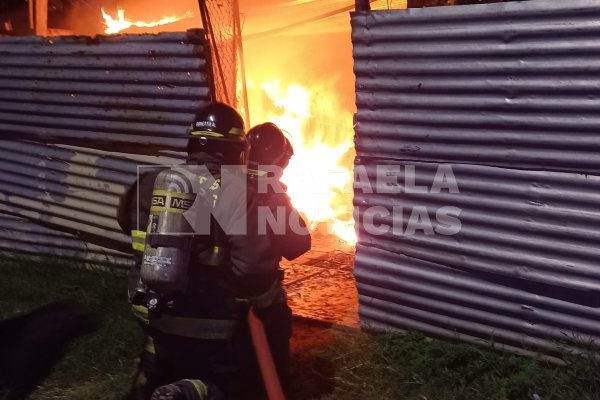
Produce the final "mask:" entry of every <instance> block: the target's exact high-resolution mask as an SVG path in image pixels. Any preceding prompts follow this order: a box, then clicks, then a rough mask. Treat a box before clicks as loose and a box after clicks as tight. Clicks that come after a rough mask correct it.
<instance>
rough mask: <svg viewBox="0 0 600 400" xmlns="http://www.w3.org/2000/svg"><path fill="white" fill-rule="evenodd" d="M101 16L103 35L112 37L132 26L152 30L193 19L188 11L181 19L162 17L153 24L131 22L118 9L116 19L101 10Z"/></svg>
mask: <svg viewBox="0 0 600 400" xmlns="http://www.w3.org/2000/svg"><path fill="white" fill-rule="evenodd" d="M101 11H102V16H103V17H104V25H106V29H105V30H104V33H106V34H109V35H112V34H114V33H118V32H121V31H122V30H124V29H129V28H131V27H132V26H135V27H138V28H154V27H156V26H159V25H166V24H170V23H173V22H177V21H180V20H182V19H185V18H191V17H193V15H192V13H191V12H190V11H186V13H185V14H184V15H183V16H181V17H163V18H162V19H160V20H158V21H153V22H144V21H131V20H128V19H126V18H125V10H123V9H121V8H120V9H118V10H117V19H114V18H113V17H112V16H110V15H109V14H107V13H106V12H104V9H101Z"/></svg>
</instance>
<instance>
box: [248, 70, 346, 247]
mask: <svg viewBox="0 0 600 400" xmlns="http://www.w3.org/2000/svg"><path fill="white" fill-rule="evenodd" d="M248 86H249V94H250V98H249V106H250V109H251V110H250V115H251V116H252V118H253V119H254V120H257V121H260V122H263V121H271V122H273V123H275V124H276V125H277V126H279V127H280V128H282V129H284V130H285V131H287V133H288V134H289V136H290V138H291V141H292V145H293V146H294V156H293V157H292V158H291V160H290V164H289V165H288V167H287V168H286V170H285V173H284V175H283V178H282V181H283V182H284V183H285V184H286V185H287V186H288V194H289V195H290V197H291V199H292V203H293V205H294V207H296V208H297V209H298V211H300V212H302V213H304V215H305V216H306V217H307V219H308V220H309V222H310V224H311V226H312V227H313V228H314V227H316V226H317V225H318V224H320V223H326V224H327V225H328V228H329V229H328V230H329V232H331V233H333V234H335V235H337V236H338V237H339V238H340V239H342V240H344V241H345V242H348V243H350V244H354V243H356V240H357V239H356V233H355V231H354V219H353V218H352V180H353V173H352V168H351V166H348V162H347V161H348V160H351V157H349V155H350V156H352V155H353V154H352V152H353V149H354V143H353V128H352V114H351V113H350V112H349V111H347V110H344V109H342V108H341V106H340V105H339V104H338V102H337V99H336V97H335V94H334V92H333V90H332V88H330V87H327V85H320V86H319V85H315V86H312V87H311V90H309V89H308V88H306V87H304V86H301V85H298V84H290V85H288V86H285V85H282V83H281V81H279V80H269V81H265V82H262V83H261V84H260V85H256V84H254V83H253V82H249V85H248ZM257 91H258V93H256V92H257ZM265 95H266V97H267V98H268V99H269V100H268V102H267V103H270V104H264V99H265ZM261 98H262V100H263V104H261ZM257 117H258V118H257ZM344 161H346V162H345V163H344Z"/></svg>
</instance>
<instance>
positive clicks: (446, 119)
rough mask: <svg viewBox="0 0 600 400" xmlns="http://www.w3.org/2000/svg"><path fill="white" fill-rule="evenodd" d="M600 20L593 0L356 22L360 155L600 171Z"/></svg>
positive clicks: (357, 17)
mask: <svg viewBox="0 0 600 400" xmlns="http://www.w3.org/2000/svg"><path fill="white" fill-rule="evenodd" d="M599 16H600V10H599V9H598V4H597V3H596V2H595V1H591V0H573V1H568V2H561V1H537V0H533V1H527V2H522V3H498V4H491V5H478V6H460V7H458V6H457V7H439V8H425V9H410V10H394V11H381V12H371V13H368V14H354V16H353V17H352V29H353V33H352V37H353V43H354V59H355V66H354V70H355V73H356V77H357V81H356V89H357V103H358V106H359V110H358V117H359V124H360V126H359V132H360V135H359V136H358V138H357V148H358V149H359V154H360V155H362V156H368V157H378V158H392V159H396V158H398V154H402V158H403V159H406V160H429V161H453V162H460V163H473V164H484V165H502V166H507V167H510V168H526V169H541V170H563V171H575V172H587V173H597V172H599V171H600V141H599V140H598V136H597V132H598V131H599V129H600V119H598V115H597V110H598V108H599V107H600V97H599V90H600V80H598V71H599V69H600V64H599V63H598V61H597V60H596V58H595V57H594V54H595V53H596V52H597V50H598V49H599V48H600V47H599V46H600V44H599V43H598V41H597V35H598V32H599V30H600V28H599V27H598V22H597V21H598V17H599ZM398 138H401V139H402V140H401V141H400V140H398ZM449 144H452V145H449Z"/></svg>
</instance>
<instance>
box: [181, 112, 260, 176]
mask: <svg viewBox="0 0 600 400" xmlns="http://www.w3.org/2000/svg"><path fill="white" fill-rule="evenodd" d="M187 151H188V154H189V155H193V154H195V153H207V154H211V155H221V157H222V158H223V162H224V163H227V164H244V163H245V161H246V155H247V152H248V142H247V138H246V133H245V131H244V119H243V118H242V116H241V115H240V114H239V113H238V112H237V111H236V110H235V109H234V108H233V107H231V106H229V105H227V104H224V103H210V104H208V105H206V106H204V107H202V108H200V109H199V110H198V112H197V113H196V116H195V118H194V122H192V125H191V127H190V130H189V141H188V148H187Z"/></svg>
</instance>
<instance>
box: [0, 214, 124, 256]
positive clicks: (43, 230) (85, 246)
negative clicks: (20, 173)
mask: <svg viewBox="0 0 600 400" xmlns="http://www.w3.org/2000/svg"><path fill="white" fill-rule="evenodd" d="M0 251H3V252H7V253H9V254H15V253H16V254H20V255H23V256H27V257H31V256H34V257H37V256H50V257H56V258H61V259H65V260H76V261H80V262H90V263H93V264H95V265H98V264H107V265H110V266H111V267H114V266H116V267H128V266H130V265H131V264H132V263H133V260H132V257H131V255H130V254H129V253H128V252H120V251H118V250H113V249H110V248H106V247H102V246H98V245H95V244H92V243H89V242H86V241H84V240H82V239H81V238H80V237H79V236H78V235H72V234H69V233H65V232H61V231H57V230H54V229H51V228H47V227H45V226H41V225H39V224H37V223H35V222H33V221H31V220H28V219H23V218H18V217H13V216H10V215H3V214H0Z"/></svg>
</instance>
